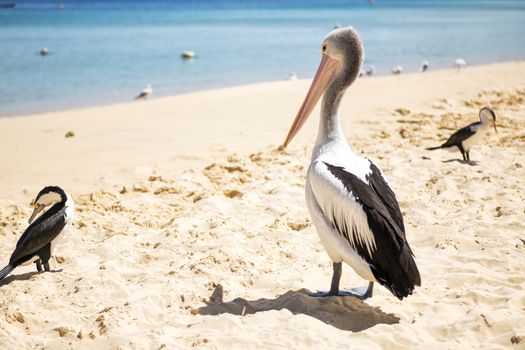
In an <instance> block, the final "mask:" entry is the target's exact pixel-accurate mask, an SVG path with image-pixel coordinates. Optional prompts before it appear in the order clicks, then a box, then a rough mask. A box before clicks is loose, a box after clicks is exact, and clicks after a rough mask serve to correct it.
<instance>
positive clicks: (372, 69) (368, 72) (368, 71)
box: [365, 66, 376, 77]
mask: <svg viewBox="0 0 525 350" xmlns="http://www.w3.org/2000/svg"><path fill="white" fill-rule="evenodd" d="M375 72H376V67H374V66H370V67H368V68H367V69H366V70H365V73H366V75H368V76H369V77H370V76H372V75H374V74H375Z"/></svg>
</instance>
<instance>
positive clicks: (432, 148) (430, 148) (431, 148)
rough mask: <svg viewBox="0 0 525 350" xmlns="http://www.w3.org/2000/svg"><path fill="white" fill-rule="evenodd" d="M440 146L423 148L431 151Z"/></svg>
mask: <svg viewBox="0 0 525 350" xmlns="http://www.w3.org/2000/svg"><path fill="white" fill-rule="evenodd" d="M441 147H442V146H437V147H428V148H425V149H426V150H427V151H433V150H436V149H440V148H441Z"/></svg>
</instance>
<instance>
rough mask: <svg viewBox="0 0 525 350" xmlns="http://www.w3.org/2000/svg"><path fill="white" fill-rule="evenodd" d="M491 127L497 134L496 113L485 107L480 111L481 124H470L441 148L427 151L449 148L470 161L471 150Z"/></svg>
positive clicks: (452, 136)
mask: <svg viewBox="0 0 525 350" xmlns="http://www.w3.org/2000/svg"><path fill="white" fill-rule="evenodd" d="M491 125H492V127H493V128H494V131H495V132H496V133H497V132H498V129H497V128H496V113H494V111H493V110H492V109H490V108H488V107H483V108H482V109H480V111H479V122H475V123H472V124H469V125H467V126H465V127H464V128H461V129H459V130H458V131H456V132H455V133H453V134H452V135H451V136H450V137H449V138H448V140H447V142H445V143H444V144H442V145H441V146H437V147H429V148H427V150H428V151H433V150H436V149H440V148H447V149H448V150H450V151H457V150H459V151H460V152H461V155H462V156H463V160H464V161H470V149H471V148H472V146H474V145H475V144H476V143H478V142H479V141H481V139H483V136H485V134H486V133H487V132H488V131H489V129H490V126H491Z"/></svg>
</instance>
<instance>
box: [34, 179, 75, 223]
mask: <svg viewBox="0 0 525 350" xmlns="http://www.w3.org/2000/svg"><path fill="white" fill-rule="evenodd" d="M66 200H67V195H66V193H65V192H64V190H63V189H61V188H60V187H58V186H47V187H44V188H43V189H42V190H41V191H40V192H38V194H37V196H36V198H35V199H34V200H33V202H32V203H31V206H32V207H33V208H34V210H33V214H31V217H30V218H29V220H28V222H29V223H31V222H32V221H33V219H34V218H35V217H36V215H37V214H38V213H40V212H41V211H42V210H44V209H45V208H46V207H47V206H49V205H54V204H56V203H61V202H65V201H66Z"/></svg>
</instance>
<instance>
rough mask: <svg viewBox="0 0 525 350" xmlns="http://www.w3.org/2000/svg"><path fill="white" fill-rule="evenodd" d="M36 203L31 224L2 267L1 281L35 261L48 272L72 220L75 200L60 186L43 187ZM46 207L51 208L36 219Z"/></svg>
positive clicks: (39, 269)
mask: <svg viewBox="0 0 525 350" xmlns="http://www.w3.org/2000/svg"><path fill="white" fill-rule="evenodd" d="M33 203H34V204H33V207H34V210H33V214H31V217H30V218H29V221H28V222H29V224H30V225H29V226H28V228H27V229H26V230H25V231H24V233H23V234H22V236H21V237H20V239H19V240H18V242H17V243H16V248H15V250H14V251H13V253H12V254H11V258H9V264H7V266H6V267H4V268H3V269H2V270H0V280H2V279H3V278H5V277H6V276H7V275H8V274H9V273H11V271H13V270H14V269H15V267H17V266H19V265H29V264H31V263H33V262H34V263H36V269H37V271H38V272H41V271H42V265H44V269H45V270H46V271H50V268H49V259H50V258H51V255H52V254H53V250H54V249H53V248H54V246H55V243H56V239H57V238H58V236H59V235H60V233H61V232H62V231H63V230H64V229H65V228H66V227H67V225H68V224H69V222H71V220H72V219H73V210H74V209H73V206H74V205H73V200H72V199H71V197H70V196H69V195H68V194H67V193H66V192H64V190H63V189H61V188H60V187H57V186H47V187H44V188H43V189H42V190H41V191H40V192H39V193H38V195H37V196H36V198H35V200H34V202H33ZM47 206H51V207H50V208H49V209H48V210H46V211H45V212H44V213H43V214H42V215H41V216H40V217H39V218H38V219H36V220H35V221H34V222H33V220H34V219H35V217H36V216H37V214H38V213H40V212H41V211H42V210H44V209H45V208H46V207H47Z"/></svg>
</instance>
